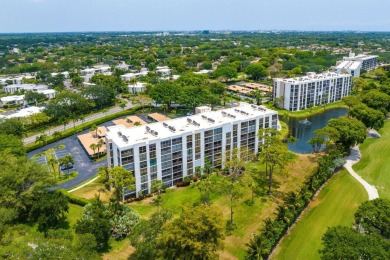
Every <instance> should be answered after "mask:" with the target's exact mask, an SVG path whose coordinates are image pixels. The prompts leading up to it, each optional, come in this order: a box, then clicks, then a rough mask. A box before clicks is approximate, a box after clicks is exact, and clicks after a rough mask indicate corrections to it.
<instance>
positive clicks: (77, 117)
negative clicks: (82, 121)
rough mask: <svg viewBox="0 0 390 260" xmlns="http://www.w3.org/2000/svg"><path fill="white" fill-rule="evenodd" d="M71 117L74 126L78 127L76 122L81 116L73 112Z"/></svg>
mask: <svg viewBox="0 0 390 260" xmlns="http://www.w3.org/2000/svg"><path fill="white" fill-rule="evenodd" d="M70 118H71V119H72V121H73V128H76V122H77V121H79V116H78V115H77V114H75V113H72V114H71V115H70Z"/></svg>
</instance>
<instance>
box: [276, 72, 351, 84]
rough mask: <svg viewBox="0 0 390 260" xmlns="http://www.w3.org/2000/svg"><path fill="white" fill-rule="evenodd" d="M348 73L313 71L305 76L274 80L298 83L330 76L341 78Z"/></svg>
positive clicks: (329, 77)
mask: <svg viewBox="0 0 390 260" xmlns="http://www.w3.org/2000/svg"><path fill="white" fill-rule="evenodd" d="M346 75H349V74H340V73H335V72H324V73H320V74H316V73H314V72H308V73H307V76H303V77H296V78H287V79H275V81H283V82H286V83H287V82H288V83H300V82H303V81H317V80H324V79H331V78H342V77H345V76H346Z"/></svg>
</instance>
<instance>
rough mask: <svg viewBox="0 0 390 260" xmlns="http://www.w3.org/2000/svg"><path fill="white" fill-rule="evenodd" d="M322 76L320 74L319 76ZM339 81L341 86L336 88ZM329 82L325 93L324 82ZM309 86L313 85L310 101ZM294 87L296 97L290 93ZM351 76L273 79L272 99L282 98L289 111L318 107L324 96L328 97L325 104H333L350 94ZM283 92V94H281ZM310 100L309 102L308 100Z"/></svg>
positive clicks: (285, 107) (332, 75) (334, 75)
mask: <svg viewBox="0 0 390 260" xmlns="http://www.w3.org/2000/svg"><path fill="white" fill-rule="evenodd" d="M320 75H322V74H320ZM339 79H340V80H341V81H342V84H341V86H340V85H339V86H336V83H337V80H339ZM326 81H329V88H328V90H327V91H326V87H325V86H324V85H325V82H326ZM282 84H284V92H283V91H282V87H281V86H282ZM309 84H314V95H313V99H312V100H311V98H310V97H311V95H310V89H309ZM292 86H295V89H297V91H298V95H294V91H293V92H291V87H292ZM296 86H298V87H296ZM351 87H352V76H351V75H350V74H330V75H329V76H328V77H327V76H324V77H322V76H319V77H318V75H311V76H309V77H302V78H291V79H275V82H274V88H275V89H274V92H273V98H274V99H275V98H283V102H282V104H283V107H282V108H284V109H286V110H289V111H299V110H301V109H306V108H308V107H309V106H310V103H312V105H313V106H317V105H320V103H321V102H323V101H322V99H323V97H324V95H328V98H327V99H326V102H325V103H331V102H335V101H337V100H340V99H342V98H343V97H344V96H348V95H349V94H350V92H351ZM338 90H339V91H340V92H341V95H337V91H338ZM282 92H283V93H282ZM309 98H310V100H309ZM295 102H296V103H297V107H296V108H295V107H294V103H295Z"/></svg>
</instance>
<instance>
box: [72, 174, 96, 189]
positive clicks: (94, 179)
mask: <svg viewBox="0 0 390 260" xmlns="http://www.w3.org/2000/svg"><path fill="white" fill-rule="evenodd" d="M97 179H99V176H97V177H95V178H93V179H92V180H90V181H87V182H86V183H83V184H82V185H80V186H77V187H76V188H74V189H71V190H68V192H74V191H76V190H78V189H81V188H82V187H84V186H87V185H88V184H90V183H92V182H94V181H96V180H97Z"/></svg>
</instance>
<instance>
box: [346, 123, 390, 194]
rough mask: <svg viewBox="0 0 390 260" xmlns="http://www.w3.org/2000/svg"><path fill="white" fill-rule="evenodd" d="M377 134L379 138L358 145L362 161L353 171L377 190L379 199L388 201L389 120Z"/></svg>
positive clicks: (389, 162)
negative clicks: (379, 135)
mask: <svg viewBox="0 0 390 260" xmlns="http://www.w3.org/2000/svg"><path fill="white" fill-rule="evenodd" d="M379 132H380V134H381V135H382V137H381V138H379V139H372V138H370V139H366V140H365V141H364V143H363V144H362V145H360V150H361V152H362V159H361V161H360V162H358V163H357V164H356V165H354V166H353V169H354V170H355V171H356V172H357V173H358V174H359V175H360V176H362V178H363V179H364V180H366V181H367V182H368V183H369V184H371V185H374V186H375V187H376V188H377V189H378V192H379V197H381V198H387V199H390V120H387V121H386V122H385V126H384V127H383V128H382V129H381V130H380V131H379Z"/></svg>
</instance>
